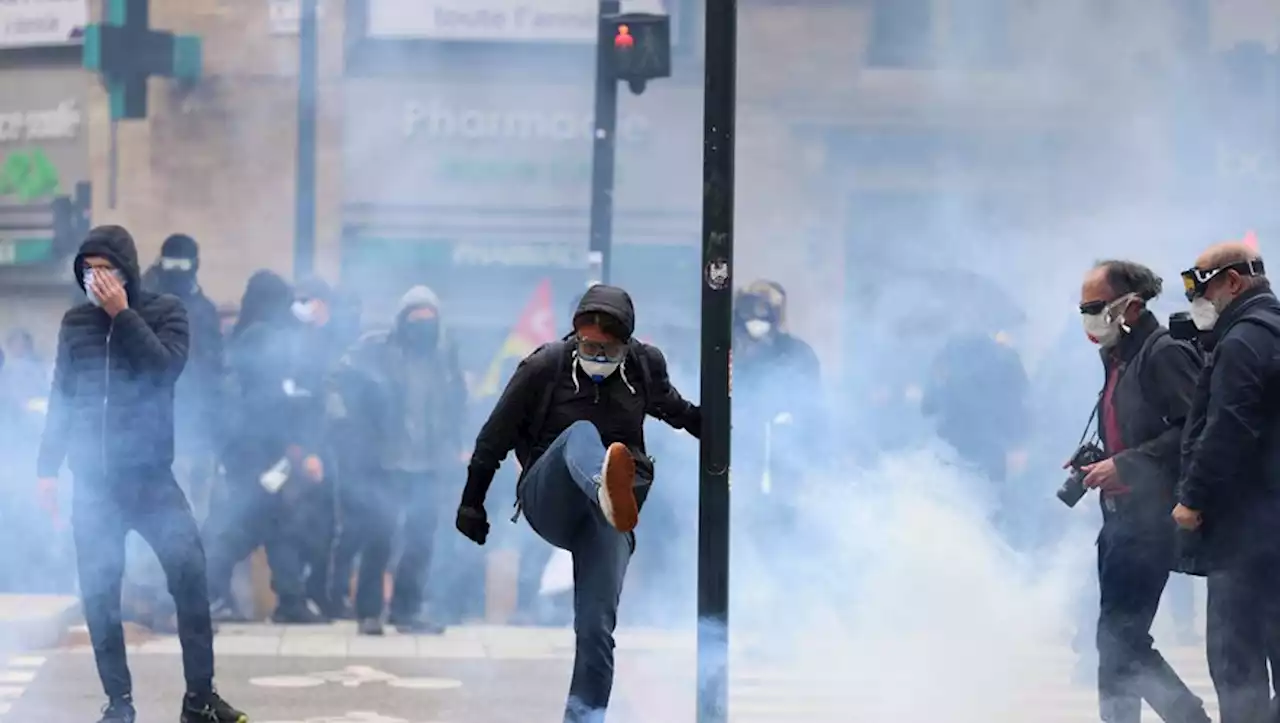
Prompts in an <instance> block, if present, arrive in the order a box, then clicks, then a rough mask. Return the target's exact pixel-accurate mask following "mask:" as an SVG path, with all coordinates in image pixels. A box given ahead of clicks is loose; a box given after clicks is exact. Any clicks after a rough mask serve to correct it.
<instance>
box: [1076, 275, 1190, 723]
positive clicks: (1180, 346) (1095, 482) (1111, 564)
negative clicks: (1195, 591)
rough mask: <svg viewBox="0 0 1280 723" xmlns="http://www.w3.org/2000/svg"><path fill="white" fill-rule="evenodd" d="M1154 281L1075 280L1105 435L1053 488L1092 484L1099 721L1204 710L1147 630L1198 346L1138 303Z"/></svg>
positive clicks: (1173, 555) (1169, 546)
mask: <svg viewBox="0 0 1280 723" xmlns="http://www.w3.org/2000/svg"><path fill="white" fill-rule="evenodd" d="M1161 285H1162V283H1161V280H1160V277H1159V276H1156V274H1155V273H1154V272H1152V271H1151V269H1149V268H1147V267H1145V266H1142V265H1141V264H1137V263H1134V262H1131V261H1102V262H1099V263H1098V264H1097V265H1096V266H1094V268H1093V269H1092V270H1091V271H1090V272H1089V273H1088V274H1087V275H1086V276H1085V279H1084V284H1083V287H1082V288H1081V296H1080V314H1081V316H1082V319H1083V322H1084V329H1085V333H1086V334H1087V335H1088V336H1089V339H1090V340H1091V341H1093V342H1094V343H1095V344H1097V345H1098V346H1099V348H1100V352H1101V357H1102V366H1103V369H1104V370H1105V372H1106V383H1105V385H1104V386H1103V389H1102V393H1101V395H1100V396H1099V399H1098V405H1097V407H1096V409H1095V412H1094V413H1095V415H1096V416H1097V419H1098V432H1099V436H1100V438H1101V443H1102V446H1101V449H1100V450H1099V449H1097V448H1096V447H1092V446H1091V445H1085V446H1082V447H1081V449H1080V450H1078V451H1077V453H1076V455H1075V456H1074V457H1073V459H1072V461H1071V462H1069V463H1068V466H1073V467H1074V468H1075V469H1076V473H1075V474H1073V480H1074V481H1075V482H1076V483H1077V484H1079V485H1081V488H1080V490H1079V494H1078V496H1075V495H1065V494H1064V493H1065V492H1066V491H1067V489H1068V488H1069V487H1070V486H1072V481H1068V484H1067V485H1064V490H1063V491H1060V493H1059V496H1060V497H1062V498H1063V502H1066V503H1067V504H1073V503H1074V501H1078V500H1079V497H1082V496H1083V495H1084V493H1085V492H1086V491H1087V490H1089V489H1098V490H1099V492H1100V497H1101V503H1102V514H1103V524H1102V530H1101V532H1100V533H1099V535H1098V583H1099V588H1100V590H1101V598H1100V605H1099V607H1100V609H1099V614H1098V631H1097V644H1098V699H1099V706H1100V713H1101V718H1102V720H1103V721H1105V723H1138V721H1139V720H1140V718H1141V713H1142V701H1143V700H1146V701H1147V704H1148V705H1150V706H1151V708H1152V710H1154V711H1155V712H1156V713H1157V714H1158V715H1159V716H1160V717H1161V719H1163V720H1165V721H1169V722H1170V723H1173V722H1178V723H1193V722H1194V723H1203V722H1207V721H1208V720H1209V717H1208V715H1207V714H1206V713H1205V711H1204V705H1203V702H1202V701H1201V700H1200V699H1199V698H1198V697H1196V695H1195V694H1194V693H1192V692H1191V690H1190V689H1189V688H1188V687H1187V686H1186V684H1185V683H1183V682H1182V680H1181V679H1180V678H1179V677H1178V674H1177V673H1176V672H1174V670H1173V668H1172V667H1170V665H1169V664H1168V662H1166V661H1165V659H1164V657H1163V656H1162V655H1161V654H1160V652H1159V651H1157V650H1156V649H1155V647H1154V646H1153V642H1154V641H1153V640H1152V638H1151V624H1152V621H1153V620H1154V619H1155V616H1156V611H1157V609H1158V608H1159V605H1160V596H1161V594H1162V593H1163V592H1164V588H1165V585H1166V583H1168V581H1169V573H1170V572H1171V571H1172V570H1173V569H1175V567H1176V566H1177V563H1178V545H1177V540H1176V528H1175V526H1174V525H1171V524H1169V512H1170V510H1172V509H1173V506H1174V490H1175V487H1176V483H1177V479H1178V459H1179V457H1178V451H1179V444H1180V441H1181V436H1182V426H1183V422H1184V420H1185V419H1186V417H1187V413H1188V409H1189V408H1190V406H1191V397H1192V393H1193V391H1194V390H1195V385H1196V378H1197V375H1198V374H1199V371H1200V366H1201V362H1200V356H1199V353H1198V352H1197V351H1196V349H1195V348H1194V347H1193V346H1192V345H1190V344H1188V343H1186V342H1183V341H1178V340H1176V339H1174V338H1173V337H1171V336H1170V335H1169V332H1168V330H1167V329H1165V328H1164V327H1162V326H1161V325H1160V322H1159V321H1157V320H1156V317H1155V315H1153V314H1152V313H1151V312H1150V311H1148V310H1147V308H1146V305H1147V302H1149V301H1151V300H1152V299H1154V298H1155V297H1157V296H1158V295H1159V294H1160V291H1161ZM1099 456H1101V457H1102V459H1100V460H1098V457H1099ZM1094 460H1097V461H1094Z"/></svg>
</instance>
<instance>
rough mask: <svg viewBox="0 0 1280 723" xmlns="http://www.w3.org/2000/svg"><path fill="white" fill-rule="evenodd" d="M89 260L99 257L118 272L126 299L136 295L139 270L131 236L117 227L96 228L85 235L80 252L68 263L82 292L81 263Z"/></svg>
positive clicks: (139, 282) (140, 279)
mask: <svg viewBox="0 0 1280 723" xmlns="http://www.w3.org/2000/svg"><path fill="white" fill-rule="evenodd" d="M90 256H100V257H102V258H104V259H107V260H109V261H110V262H111V265H112V266H115V267H116V268H117V269H119V270H120V271H121V272H122V273H123V274H124V278H125V285H124V287H125V291H126V292H128V294H129V298H133V297H134V295H135V294H137V293H138V290H139V289H140V287H141V285H142V269H141V268H140V267H139V266H138V248H137V246H135V245H134V243H133V236H130V235H129V232H128V231H126V230H124V228H123V227H121V226H97V227H95V228H94V229H93V230H91V231H89V235H88V236H87V237H86V238H85V240H84V243H82V244H80V251H79V253H77V254H76V258H75V261H73V262H72V267H71V270H72V273H74V274H75V275H76V283H77V284H79V285H80V288H81V289H82V290H83V289H84V260H85V259H86V258H88V257H90Z"/></svg>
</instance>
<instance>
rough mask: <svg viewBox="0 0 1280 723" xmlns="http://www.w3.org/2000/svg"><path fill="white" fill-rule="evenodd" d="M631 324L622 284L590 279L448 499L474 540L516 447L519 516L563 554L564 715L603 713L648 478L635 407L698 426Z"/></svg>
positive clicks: (504, 403) (579, 721)
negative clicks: (568, 583)
mask: <svg viewBox="0 0 1280 723" xmlns="http://www.w3.org/2000/svg"><path fill="white" fill-rule="evenodd" d="M634 332H635V309H634V307H633V306H632V303H631V297H630V296H629V295H628V294H627V292H625V291H623V290H622V289H620V288H617V287H615V286H605V285H603V284H597V285H595V286H592V287H591V288H590V289H588V290H587V292H586V293H585V294H583V296H582V300H581V301H580V302H579V303H578V308H577V310H576V311H575V313H574V315H573V333H572V334H569V335H568V336H566V337H565V338H564V339H563V340H562V341H559V342H553V343H551V344H547V345H544V346H543V347H541V348H539V349H538V350H537V351H535V352H533V353H532V354H530V355H529V356H528V357H527V358H525V360H524V361H522V362H521V363H520V365H519V366H518V367H517V368H516V371H515V373H514V374H513V375H512V377H511V381H510V382H508V383H507V388H506V389H505V390H504V391H503V393H502V396H501V397H500V398H499V399H498V402H497V405H496V406H495V407H494V409H493V412H492V413H491V414H490V415H489V419H488V421H486V422H485V425H484V427H483V428H482V429H481V430H480V435H479V437H478V438H477V439H476V444H475V451H474V453H473V454H472V457H471V463H470V465H469V467H468V470H467V484H466V488H465V489H464V490H463V493H462V504H461V506H460V507H459V508H458V516H457V523H456V524H457V527H458V530H459V531H460V532H462V534H464V535H466V536H467V537H468V538H470V539H471V540H472V541H474V542H475V543H477V544H481V545H483V544H484V542H485V538H486V537H487V536H488V533H489V523H488V518H487V515H486V513H485V509H484V500H485V496H486V494H487V493H488V490H489V485H490V484H491V483H492V481H493V476H494V473H495V472H496V471H497V469H498V465H499V464H500V463H501V462H502V460H503V459H504V458H505V457H506V456H507V453H508V452H510V451H511V450H513V449H514V450H515V452H516V458H517V460H518V461H519V462H520V467H521V470H522V474H521V477H520V481H519V483H518V485H517V492H516V496H517V516H518V515H519V514H520V513H521V512H523V514H524V516H525V517H526V518H527V519H528V521H529V525H530V526H531V527H532V528H533V529H534V531H535V532H537V533H538V534H539V535H540V536H542V537H543V539H545V540H546V541H547V542H549V543H551V544H552V545H555V546H556V547H559V548H561V549H564V550H568V551H569V552H571V553H572V554H573V568H574V588H575V589H574V618H575V619H574V632H575V634H576V637H577V647H576V653H575V659H574V666H573V679H572V682H571V683H570V685H569V700H568V703H567V704H566V706H565V715H564V720H565V722H566V723H599V722H600V721H603V720H604V713H605V708H606V707H607V706H608V703H609V695H610V693H611V691H612V688H613V647H614V640H613V631H614V628H615V626H616V625H617V611H618V600H619V597H620V596H621V594H622V581H623V577H624V576H625V574H626V570H627V563H628V562H629V560H630V558H631V553H632V551H633V550H634V548H635V537H634V535H633V534H632V530H633V529H635V526H636V523H637V521H638V519H639V510H640V506H641V504H643V501H644V498H645V495H646V493H647V492H648V486H649V484H650V483H651V482H652V480H653V466H652V461H651V460H649V458H648V457H647V456H645V445H644V420H645V417H646V416H652V417H655V418H657V419H660V420H662V421H664V422H666V423H667V424H669V425H671V426H672V427H674V428H676V429H683V430H685V431H687V432H689V433H690V434H692V435H693V436H695V437H698V436H699V435H700V434H701V428H702V414H701V411H700V410H699V408H698V407H696V406H694V405H693V404H691V403H689V402H688V401H686V400H685V399H684V398H683V397H681V396H680V393H679V392H677V391H676V390H675V389H674V388H673V387H672V386H671V382H670V379H669V378H668V376H667V364H666V359H665V358H664V357H663V355H662V352H661V351H659V350H658V349H657V348H656V347H653V346H649V345H648V344H644V343H641V342H639V341H636V340H635V339H633V338H632V334H633V333H634Z"/></svg>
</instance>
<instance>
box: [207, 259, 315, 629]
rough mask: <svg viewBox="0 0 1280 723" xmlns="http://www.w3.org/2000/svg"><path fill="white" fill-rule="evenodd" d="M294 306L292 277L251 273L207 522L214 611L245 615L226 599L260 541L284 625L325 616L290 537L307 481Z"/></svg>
mask: <svg viewBox="0 0 1280 723" xmlns="http://www.w3.org/2000/svg"><path fill="white" fill-rule="evenodd" d="M292 303H293V289H292V288H290V286H289V284H288V282H286V281H285V280H284V279H282V278H280V277H279V276H278V275H276V274H274V273H272V272H270V271H259V272H257V273H255V274H254V275H253V276H252V277H250V279H249V283H248V286H247V287H246V288H245V292H244V296H243V298H242V300H241V304H240V315H239V318H238V319H237V322H236V326H235V327H234V328H233V329H232V331H231V335H230V337H229V339H228V341H227V362H228V363H227V366H228V369H229V374H228V382H227V384H226V393H225V399H226V400H227V406H226V409H227V422H228V423H227V428H226V430H225V432H224V434H223V435H222V437H223V438H224V439H225V440H226V445H225V447H224V449H223V453H222V463H223V467H224V468H225V469H226V477H225V481H224V483H223V485H222V486H221V487H220V488H219V489H218V490H217V494H215V495H214V496H213V501H212V505H211V509H210V513H209V519H208V520H207V521H206V524H205V539H206V541H207V543H206V544H207V546H208V549H209V592H210V597H211V598H212V603H213V604H212V610H213V615H214V617H215V618H216V619H219V620H224V621H238V620H243V619H244V615H243V614H242V613H241V612H240V611H239V610H238V609H237V607H236V604H235V601H234V600H233V598H232V595H231V578H232V574H233V571H234V570H235V567H236V565H237V564H239V563H240V561H241V560H244V559H245V558H247V557H248V556H249V555H250V554H251V553H252V552H253V551H254V550H256V549H257V548H258V547H259V546H265V548H266V552H267V561H268V563H269V564H270V566H271V576H272V579H271V586H272V589H273V590H274V591H275V594H276V601H277V602H276V609H275V610H274V611H273V613H272V619H273V620H274V621H276V622H279V623H290V624H314V623H322V622H325V618H324V617H323V616H322V615H320V614H319V613H318V612H317V611H313V610H312V609H311V607H310V606H309V605H308V604H307V596H306V591H305V588H304V584H305V578H306V576H305V562H304V558H303V549H302V543H301V542H300V541H299V540H298V539H297V536H296V535H294V534H290V533H291V532H292V529H291V528H290V527H289V525H288V523H289V521H290V520H291V514H292V511H291V509H290V505H291V503H292V502H293V499H294V498H295V497H297V496H299V495H300V493H301V492H305V491H307V488H308V487H309V486H310V485H311V484H312V483H311V482H310V480H309V478H308V477H307V476H306V475H307V470H306V468H305V465H303V464H298V465H297V468H296V469H295V468H294V466H293V463H294V461H295V460H291V459H290V457H289V454H290V447H291V445H293V444H294V437H293V431H292V428H293V424H294V418H293V416H292V414H291V413H290V412H291V410H292V407H291V404H292V402H293V400H292V399H291V398H290V397H289V395H288V389H287V385H286V383H285V381H286V379H288V375H289V373H290V368H291V364H292V363H293V357H292V347H291V346H290V342H291V340H292V339H293V334H295V333H296V329H297V321H295V320H294V318H293V315H292V313H291V311H290V306H291V304H292ZM299 461H300V460H299ZM285 462H287V463H288V466H287V468H286V466H285V464H284V463H285ZM286 470H287V471H286ZM278 475H283V476H284V477H285V478H287V481H284V482H283V483H282V486H279V487H277V486H276V482H277V481H279V480H275V479H274V478H275V476H278Z"/></svg>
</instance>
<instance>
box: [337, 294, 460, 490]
mask: <svg viewBox="0 0 1280 723" xmlns="http://www.w3.org/2000/svg"><path fill="white" fill-rule="evenodd" d="M403 320H404V314H403V313H401V314H400V316H399V317H398V319H397V322H396V327H395V329H393V330H391V331H389V332H388V331H380V332H372V333H370V334H367V335H365V337H364V338H363V339H361V340H360V342H359V343H358V344H357V345H356V346H355V347H353V348H352V349H351V351H349V352H348V353H347V354H346V355H345V356H344V357H343V358H342V360H341V361H340V362H339V364H338V368H337V371H335V372H334V375H333V378H332V380H331V381H330V386H331V390H332V393H333V394H336V395H337V397H338V400H339V402H340V403H339V404H337V405H335V406H336V407H337V410H336V411H337V414H332V413H331V417H332V416H336V417H337V418H336V419H332V423H333V425H334V429H335V430H337V431H338V434H336V435H335V438H336V443H337V447H338V449H337V452H338V455H339V458H340V460H341V464H342V466H343V469H346V470H357V471H360V472H367V471H370V470H379V469H385V467H383V466H382V465H383V463H384V460H385V458H387V457H394V456H395V453H394V451H393V450H394V449H395V448H396V447H397V446H399V445H403V444H406V443H407V436H408V435H407V433H406V431H405V430H406V426H407V425H406V416H407V414H406V404H405V402H406V400H407V398H408V389H409V383H410V378H411V377H412V376H414V375H419V376H420V377H421V378H423V379H426V380H428V383H429V384H430V386H431V389H432V396H431V397H430V399H431V403H430V405H429V406H428V408H426V409H425V410H424V412H425V417H426V418H423V419H421V424H422V425H423V427H424V428H425V429H427V430H429V432H428V434H427V437H428V439H431V440H432V444H433V445H434V446H435V449H434V450H431V452H432V463H433V467H435V468H437V469H445V468H448V466H449V465H454V466H453V469H454V471H456V470H457V466H460V463H459V462H458V452H459V451H460V450H462V449H463V447H462V434H461V432H462V430H461V424H462V420H463V419H465V417H466V414H465V412H466V404H467V383H466V380H465V379H464V378H463V376H462V369H461V367H460V366H459V364H458V353H457V349H455V348H454V346H453V344H452V343H450V342H449V341H448V340H447V339H441V340H440V344H439V346H438V347H437V348H436V349H435V350H433V351H431V352H429V353H425V354H415V353H414V352H411V351H408V350H406V349H405V348H404V345H403V344H402V342H401V339H402V336H401V331H402V329H403Z"/></svg>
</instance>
